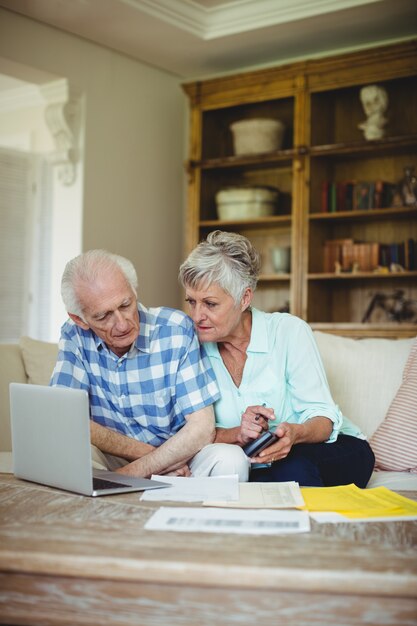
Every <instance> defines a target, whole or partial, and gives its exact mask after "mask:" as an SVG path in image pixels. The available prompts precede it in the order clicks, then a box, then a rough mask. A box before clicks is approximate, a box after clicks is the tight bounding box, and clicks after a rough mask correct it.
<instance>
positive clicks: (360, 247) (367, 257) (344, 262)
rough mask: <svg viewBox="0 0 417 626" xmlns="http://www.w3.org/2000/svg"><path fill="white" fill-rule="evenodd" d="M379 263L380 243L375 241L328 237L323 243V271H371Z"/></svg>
mask: <svg viewBox="0 0 417 626" xmlns="http://www.w3.org/2000/svg"><path fill="white" fill-rule="evenodd" d="M379 265H380V244H379V243H377V242H357V241H354V240H353V239H330V240H327V241H325V243H324V255H323V271H324V272H325V273H333V272H336V271H342V272H352V271H360V272H373V271H374V270H376V269H377V268H378V266H379Z"/></svg>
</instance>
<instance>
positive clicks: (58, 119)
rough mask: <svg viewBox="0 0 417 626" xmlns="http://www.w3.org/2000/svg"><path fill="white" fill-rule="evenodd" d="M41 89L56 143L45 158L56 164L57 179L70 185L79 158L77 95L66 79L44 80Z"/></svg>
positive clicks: (78, 101)
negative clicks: (46, 81)
mask: <svg viewBox="0 0 417 626" xmlns="http://www.w3.org/2000/svg"><path fill="white" fill-rule="evenodd" d="M40 89H41V92H42V95H43V97H44V99H45V103H46V108H45V120H46V124H47V126H48V129H49V131H50V133H51V135H52V138H53V141H54V145H55V150H54V151H53V152H51V153H50V154H49V155H48V158H49V160H50V162H51V163H52V164H53V165H54V166H56V167H57V171H58V179H59V180H60V182H61V183H62V184H63V185H67V186H69V185H72V184H73V183H74V181H75V176H76V163H77V161H78V150H77V143H78V132H79V126H80V110H81V106H80V99H79V97H77V95H76V94H74V92H73V91H71V89H70V86H69V83H68V81H67V80H66V79H59V80H56V81H53V82H51V83H47V84H46V85H42V86H41V88H40Z"/></svg>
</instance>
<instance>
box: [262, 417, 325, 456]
mask: <svg viewBox="0 0 417 626" xmlns="http://www.w3.org/2000/svg"><path fill="white" fill-rule="evenodd" d="M332 429H333V424H332V421H331V420H330V419H329V418H328V417H323V416H316V417H312V418H310V419H308V420H307V421H306V422H304V423H303V424H289V423H288V422H282V424H280V425H279V426H278V427H277V428H276V429H275V434H276V435H277V436H278V441H276V442H275V443H273V444H272V445H271V446H269V447H268V448H265V450H262V452H260V453H259V455H258V456H257V457H252V459H251V462H252V463H273V462H274V461H279V460H280V459H285V457H286V456H288V454H289V452H290V450H291V448H292V447H293V445H294V444H295V443H320V442H322V441H327V439H328V438H329V437H330V435H331V432H332Z"/></svg>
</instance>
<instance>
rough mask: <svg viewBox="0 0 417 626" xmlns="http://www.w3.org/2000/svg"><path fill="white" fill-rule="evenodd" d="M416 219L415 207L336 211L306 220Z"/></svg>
mask: <svg viewBox="0 0 417 626" xmlns="http://www.w3.org/2000/svg"><path fill="white" fill-rule="evenodd" d="M413 216H415V217H416V218H417V207H416V208H414V207H389V208H386V209H368V210H363V211H336V212H335V213H310V214H309V216H308V219H309V220H311V221H314V220H318V221H330V222H331V221H333V220H335V221H337V220H343V221H346V220H352V221H355V220H365V219H370V220H372V219H376V220H380V219H392V218H397V217H398V218H401V217H405V218H407V217H413Z"/></svg>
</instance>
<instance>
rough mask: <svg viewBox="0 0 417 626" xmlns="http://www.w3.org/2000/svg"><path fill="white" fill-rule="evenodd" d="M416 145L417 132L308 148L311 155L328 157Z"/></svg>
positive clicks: (379, 151) (390, 150) (400, 149)
mask: <svg viewBox="0 0 417 626" xmlns="http://www.w3.org/2000/svg"><path fill="white" fill-rule="evenodd" d="M415 146H417V134H413V135H402V136H399V137H384V139H377V140H373V141H353V142H349V143H338V144H329V145H320V146H311V147H310V148H309V149H307V150H308V152H309V154H310V155H311V156H312V157H328V156H333V157H337V156H339V155H340V156H341V157H344V158H345V157H346V156H349V155H350V156H352V157H356V156H361V155H372V154H375V155H380V154H381V153H384V154H392V153H395V152H398V151H402V150H404V149H406V148H413V147H415Z"/></svg>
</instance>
